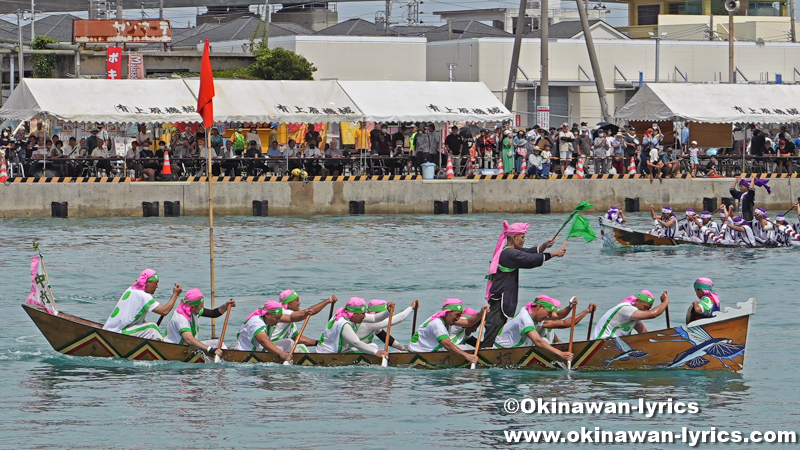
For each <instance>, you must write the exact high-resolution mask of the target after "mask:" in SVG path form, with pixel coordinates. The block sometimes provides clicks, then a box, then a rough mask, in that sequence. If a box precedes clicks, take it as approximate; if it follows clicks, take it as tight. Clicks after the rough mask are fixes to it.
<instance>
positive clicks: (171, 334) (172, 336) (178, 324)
mask: <svg viewBox="0 0 800 450" xmlns="http://www.w3.org/2000/svg"><path fill="white" fill-rule="evenodd" d="M198 328H199V327H198V326H197V316H192V320H191V321H189V320H188V319H186V317H184V316H183V314H178V313H177V312H174V313H172V318H171V319H169V324H168V325H167V337H166V338H165V339H164V341H165V342H169V343H171V344H185V342H184V340H183V336H181V334H183V332H184V331H189V332H191V333H192V336H195V337H196V336H197V330H198Z"/></svg>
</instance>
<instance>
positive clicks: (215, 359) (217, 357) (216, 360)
mask: <svg viewBox="0 0 800 450" xmlns="http://www.w3.org/2000/svg"><path fill="white" fill-rule="evenodd" d="M214 362H215V363H221V362H222V358H220V357H219V355H214Z"/></svg>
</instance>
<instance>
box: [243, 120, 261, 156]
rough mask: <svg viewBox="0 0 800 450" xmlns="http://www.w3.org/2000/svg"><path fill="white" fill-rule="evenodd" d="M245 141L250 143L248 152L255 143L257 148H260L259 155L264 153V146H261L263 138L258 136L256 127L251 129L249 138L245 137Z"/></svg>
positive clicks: (248, 133) (248, 134)
mask: <svg viewBox="0 0 800 450" xmlns="http://www.w3.org/2000/svg"><path fill="white" fill-rule="evenodd" d="M245 140H247V142H248V148H247V150H248V151H250V147H249V145H251V144H252V143H253V142H255V143H256V148H258V153H261V152H262V150H263V148H264V146H263V145H262V144H261V136H259V135H258V129H257V128H256V127H252V126H251V127H250V130H249V131H248V132H247V136H245Z"/></svg>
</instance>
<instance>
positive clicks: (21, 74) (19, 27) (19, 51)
mask: <svg viewBox="0 0 800 450" xmlns="http://www.w3.org/2000/svg"><path fill="white" fill-rule="evenodd" d="M31 25H33V23H31ZM17 30H18V32H19V48H18V49H17V60H18V62H19V81H18V82H17V86H19V85H20V83H22V79H23V78H24V77H25V59H24V56H23V54H22V11H20V10H17Z"/></svg>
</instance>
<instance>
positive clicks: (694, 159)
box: [687, 141, 700, 177]
mask: <svg viewBox="0 0 800 450" xmlns="http://www.w3.org/2000/svg"><path fill="white" fill-rule="evenodd" d="M687 153H688V154H689V164H691V165H692V177H696V176H697V165H698V164H700V161H699V160H698V156H699V155H700V148H698V147H697V141H692V143H691V144H690V145H689V149H688V152H687Z"/></svg>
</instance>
